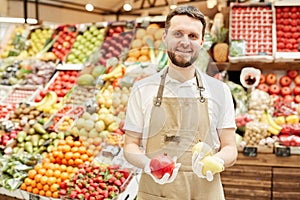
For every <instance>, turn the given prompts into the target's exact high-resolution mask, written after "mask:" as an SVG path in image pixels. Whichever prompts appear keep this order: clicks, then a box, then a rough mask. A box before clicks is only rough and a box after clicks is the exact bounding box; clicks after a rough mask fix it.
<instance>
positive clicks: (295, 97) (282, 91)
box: [257, 70, 300, 103]
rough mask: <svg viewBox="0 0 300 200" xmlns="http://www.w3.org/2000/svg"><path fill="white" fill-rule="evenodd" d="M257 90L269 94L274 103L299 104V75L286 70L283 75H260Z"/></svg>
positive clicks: (294, 71)
mask: <svg viewBox="0 0 300 200" xmlns="http://www.w3.org/2000/svg"><path fill="white" fill-rule="evenodd" d="M257 88H258V89H260V90H263V91H265V92H267V93H269V94H270V95H271V96H272V97H273V99H274V101H284V102H295V103H300V75H299V74H298V70H287V73H286V74H284V75H281V76H279V75H277V74H276V73H275V72H270V73H267V74H261V79H260V84H259V85H258V86H257Z"/></svg>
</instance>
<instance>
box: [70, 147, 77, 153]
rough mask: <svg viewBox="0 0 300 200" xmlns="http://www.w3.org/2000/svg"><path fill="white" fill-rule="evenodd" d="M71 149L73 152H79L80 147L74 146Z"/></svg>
mask: <svg viewBox="0 0 300 200" xmlns="http://www.w3.org/2000/svg"><path fill="white" fill-rule="evenodd" d="M71 151H72V152H73V153H76V152H79V151H78V147H72V149H71Z"/></svg>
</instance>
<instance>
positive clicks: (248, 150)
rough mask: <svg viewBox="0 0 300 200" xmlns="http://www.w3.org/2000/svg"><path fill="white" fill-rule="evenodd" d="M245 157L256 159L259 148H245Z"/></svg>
mask: <svg viewBox="0 0 300 200" xmlns="http://www.w3.org/2000/svg"><path fill="white" fill-rule="evenodd" d="M243 154H244V156H249V157H255V156H256V155H257V147H244V149H243Z"/></svg>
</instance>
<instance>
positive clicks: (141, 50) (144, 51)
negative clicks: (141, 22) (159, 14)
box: [126, 23, 164, 62]
mask: <svg viewBox="0 0 300 200" xmlns="http://www.w3.org/2000/svg"><path fill="white" fill-rule="evenodd" d="M163 32H164V29H163V28H161V27H160V26H159V24H157V23H152V24H150V25H149V26H147V28H137V30H136V33H135V39H134V40H133V41H132V43H131V50H130V51H129V52H128V57H127V60H126V61H128V62H137V61H139V62H150V57H151V55H150V50H151V51H152V52H151V54H152V56H155V54H154V55H153V51H154V53H155V52H158V50H159V49H160V48H162V46H161V44H162V43H161V40H162V35H163ZM149 45H150V46H149ZM153 48H154V49H153ZM152 59H153V58H152ZM151 61H153V60H151Z"/></svg>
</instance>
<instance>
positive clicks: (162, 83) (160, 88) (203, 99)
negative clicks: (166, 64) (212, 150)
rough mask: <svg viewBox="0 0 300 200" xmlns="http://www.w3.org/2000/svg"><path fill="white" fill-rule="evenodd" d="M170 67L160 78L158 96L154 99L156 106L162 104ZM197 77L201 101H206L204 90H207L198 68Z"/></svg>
mask: <svg viewBox="0 0 300 200" xmlns="http://www.w3.org/2000/svg"><path fill="white" fill-rule="evenodd" d="M168 69H169V68H167V69H166V70H165V71H164V73H163V74H162V75H161V76H160V77H161V80H160V84H159V88H158V91H157V96H156V98H155V99H154V106H156V107H159V106H160V105H161V101H162V96H163V92H164V86H165V80H166V76H167V73H168ZM195 77H196V81H197V88H198V90H199V95H200V100H199V101H200V102H201V103H204V102H205V98H204V97H203V95H202V92H203V91H204V90H205V88H204V87H203V84H202V81H201V78H200V74H199V72H198V71H197V69H196V71H195Z"/></svg>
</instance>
